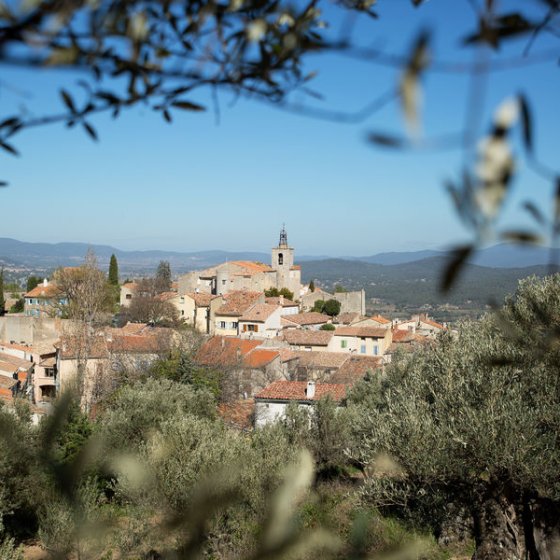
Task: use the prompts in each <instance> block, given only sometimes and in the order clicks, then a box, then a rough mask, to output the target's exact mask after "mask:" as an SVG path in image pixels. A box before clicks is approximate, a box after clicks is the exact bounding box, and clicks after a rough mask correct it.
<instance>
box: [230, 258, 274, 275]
mask: <svg viewBox="0 0 560 560" xmlns="http://www.w3.org/2000/svg"><path fill="white" fill-rule="evenodd" d="M228 264H234V265H236V266H239V267H241V268H244V269H245V270H246V271H247V273H249V274H258V273H259V272H270V271H271V270H272V269H271V268H270V266H268V265H267V264H263V263H258V262H254V261H229V263H228Z"/></svg>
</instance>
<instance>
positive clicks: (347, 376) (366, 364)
mask: <svg viewBox="0 0 560 560" xmlns="http://www.w3.org/2000/svg"><path fill="white" fill-rule="evenodd" d="M382 366H383V358H376V357H373V356H351V357H350V359H349V360H347V361H346V362H345V363H344V364H343V365H342V366H341V367H340V369H339V370H338V371H337V372H335V373H334V374H333V375H332V377H331V378H330V381H331V382H332V383H344V384H345V385H354V383H356V382H358V381H360V379H363V378H364V376H365V374H366V373H367V372H368V371H374V370H376V369H378V368H381V367H382Z"/></svg>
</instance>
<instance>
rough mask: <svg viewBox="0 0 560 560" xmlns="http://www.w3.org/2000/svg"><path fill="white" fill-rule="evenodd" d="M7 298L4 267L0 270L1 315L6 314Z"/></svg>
mask: <svg viewBox="0 0 560 560" xmlns="http://www.w3.org/2000/svg"><path fill="white" fill-rule="evenodd" d="M5 306H6V300H5V299H4V269H2V270H0V316H2V315H4V308H5Z"/></svg>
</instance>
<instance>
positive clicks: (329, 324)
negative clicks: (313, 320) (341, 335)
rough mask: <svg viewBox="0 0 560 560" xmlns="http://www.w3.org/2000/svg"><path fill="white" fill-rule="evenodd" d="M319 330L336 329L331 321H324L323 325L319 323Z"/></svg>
mask: <svg viewBox="0 0 560 560" xmlns="http://www.w3.org/2000/svg"><path fill="white" fill-rule="evenodd" d="M321 330H322V331H334V330H336V327H335V326H334V325H333V324H332V323H325V324H324V325H321Z"/></svg>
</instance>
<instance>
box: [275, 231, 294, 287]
mask: <svg viewBox="0 0 560 560" xmlns="http://www.w3.org/2000/svg"><path fill="white" fill-rule="evenodd" d="M271 265H272V268H273V269H274V270H276V287H277V288H278V289H279V290H281V289H282V288H288V289H292V284H293V282H292V281H291V277H290V271H291V269H292V267H293V266H294V250H293V248H292V247H290V246H289V245H288V234H287V233H286V228H285V226H284V225H282V229H281V230H280V241H279V243H278V247H274V248H273V249H272V262H271ZM292 291H293V290H292Z"/></svg>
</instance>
